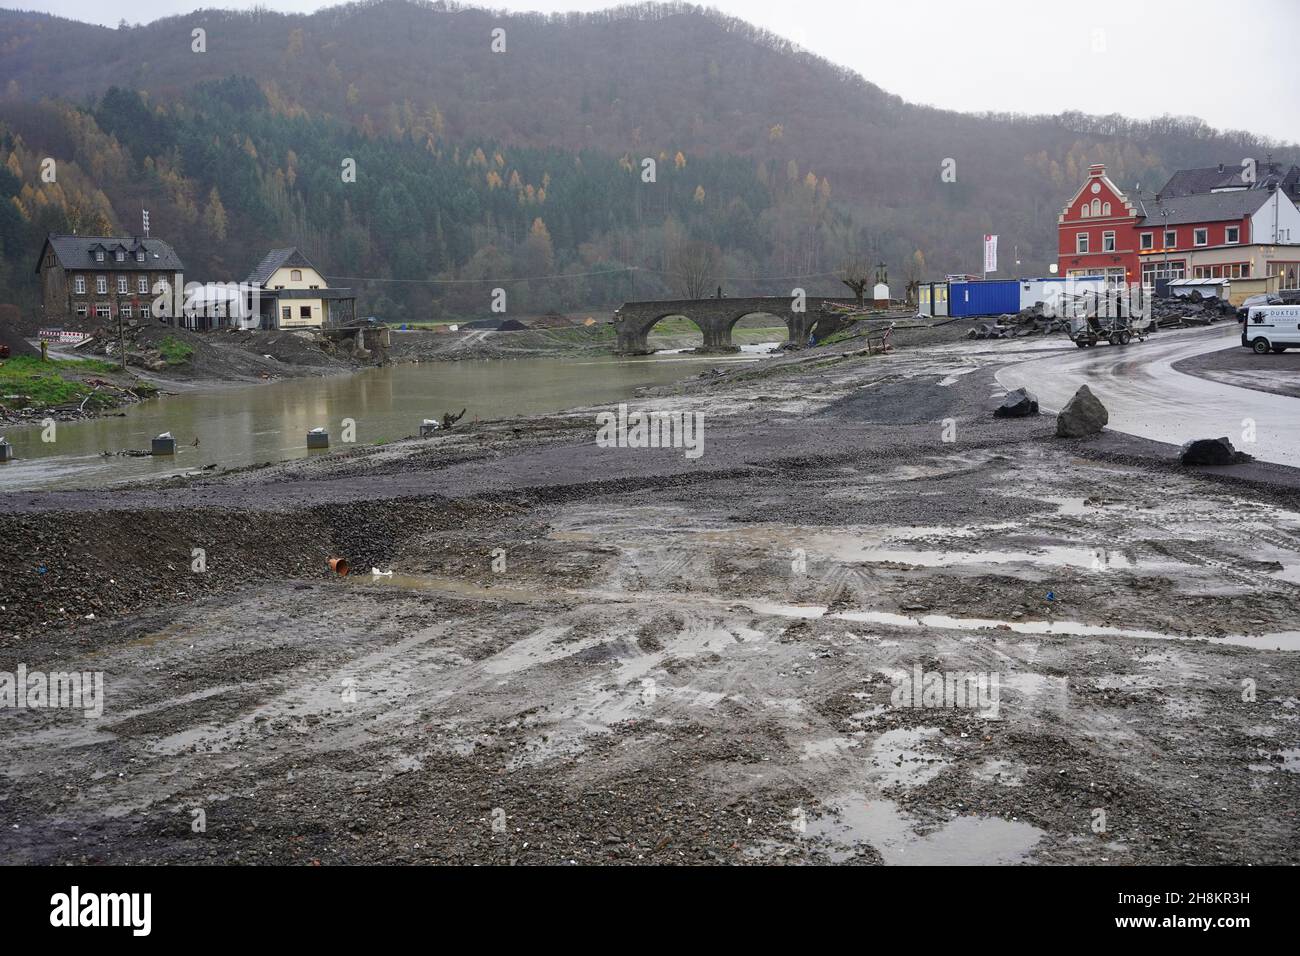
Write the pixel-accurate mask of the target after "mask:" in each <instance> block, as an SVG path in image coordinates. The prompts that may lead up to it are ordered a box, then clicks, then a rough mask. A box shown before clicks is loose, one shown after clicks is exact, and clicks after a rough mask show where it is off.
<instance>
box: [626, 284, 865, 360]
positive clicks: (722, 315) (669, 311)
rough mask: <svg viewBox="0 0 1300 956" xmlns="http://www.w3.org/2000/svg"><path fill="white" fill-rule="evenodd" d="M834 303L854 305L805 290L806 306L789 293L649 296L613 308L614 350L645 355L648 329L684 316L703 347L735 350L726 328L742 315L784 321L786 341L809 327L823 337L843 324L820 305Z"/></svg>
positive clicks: (800, 338)
mask: <svg viewBox="0 0 1300 956" xmlns="http://www.w3.org/2000/svg"><path fill="white" fill-rule="evenodd" d="M829 303H837V304H842V305H848V306H853V305H856V303H855V302H853V301H852V300H848V299H833V298H829V297H826V296H808V297H807V298H806V299H805V300H804V305H805V311H803V312H795V311H793V310H792V309H791V306H793V305H794V298H793V297H791V296H786V295H782V296H756V297H754V298H750V299H720V298H714V299H666V300H662V301H653V302H625V303H623V305H622V306H621V307H620V308H619V309H618V310H617V311H616V312H615V313H614V328H615V330H616V331H617V332H618V351H619V352H621V353H623V354H626V355H644V354H647V353H649V352H653V351H654V350H653V349H652V348H650V346H649V344H648V343H647V336H648V335H649V334H650V330H651V329H652V328H654V326H655V324H656V323H657V322H659V321H660V320H661V319H668V318H677V317H681V318H684V319H687V320H689V321H690V322H691V323H692V324H694V325H695V326H696V327H697V328H698V329H699V330H700V331H701V332H702V333H704V348H703V351H706V352H735V351H737V348H738V347H737V346H735V345H733V344H732V343H731V330H732V329H733V328H735V326H736V323H737V322H739V321H740V320H741V319H743V318H745V316H747V315H771V316H775V317H776V318H778V319H780V320H781V321H783V322H784V323H785V327H786V330H787V331H788V332H789V334H790V341H791V342H806V341H808V334H809V333H810V332H813V331H814V327H816V328H815V331H816V334H817V337H818V338H823V337H825V336H827V335H829V334H831V332H833V331H835V330H837V329H839V328H842V327H843V326H844V324H845V321H844V318H843V317H842V316H840V315H838V314H837V313H833V312H830V311H823V308H822V307H823V305H826V304H829Z"/></svg>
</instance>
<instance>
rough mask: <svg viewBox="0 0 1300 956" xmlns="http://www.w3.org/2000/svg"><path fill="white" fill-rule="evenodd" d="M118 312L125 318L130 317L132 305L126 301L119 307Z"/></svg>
mask: <svg viewBox="0 0 1300 956" xmlns="http://www.w3.org/2000/svg"><path fill="white" fill-rule="evenodd" d="M117 314H118V315H120V316H121V317H122V318H124V319H129V318H131V317H132V316H131V307H130V306H129V305H127V304H126V303H123V304H122V307H121V308H119V309H118V310H117Z"/></svg>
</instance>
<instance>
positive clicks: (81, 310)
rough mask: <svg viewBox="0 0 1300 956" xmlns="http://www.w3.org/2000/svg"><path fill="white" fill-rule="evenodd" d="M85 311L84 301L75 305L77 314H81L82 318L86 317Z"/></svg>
mask: <svg viewBox="0 0 1300 956" xmlns="http://www.w3.org/2000/svg"><path fill="white" fill-rule="evenodd" d="M87 311H88V310H87V309H86V303H84V302H83V303H81V304H80V305H78V306H77V315H79V316H81V317H82V318H83V319H84V318H85V317H86V312H87Z"/></svg>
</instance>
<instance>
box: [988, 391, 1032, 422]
mask: <svg viewBox="0 0 1300 956" xmlns="http://www.w3.org/2000/svg"><path fill="white" fill-rule="evenodd" d="M1037 414H1038V396H1037V395H1035V394H1034V393H1033V392H1031V391H1030V390H1029V389H1027V388H1017V389H1014V390H1012V391H1010V392H1007V396H1006V398H1004V399H1002V404H1001V405H999V406H998V407H997V408H995V409H994V410H993V417H994V418H1025V417H1027V416H1029V415H1037Z"/></svg>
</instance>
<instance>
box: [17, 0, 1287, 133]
mask: <svg viewBox="0 0 1300 956" xmlns="http://www.w3.org/2000/svg"><path fill="white" fill-rule="evenodd" d="M256 5H260V6H263V7H269V8H271V9H274V10H281V11H285V12H291V11H300V12H307V11H311V10H316V9H320V8H321V7H325V6H333V5H335V4H331V3H322V2H319V0H259V2H254V0H224V2H223V0H211V2H207V3H196V2H195V0H151V2H150V3H149V4H148V8H147V9H148V11H149V13H148V16H149V17H150V18H152V19H156V18H159V17H164V16H171V15H173V14H177V13H185V12H188V11H189V10H192V9H195V8H196V7H200V6H217V7H226V8H248V7H252V6H256ZM482 5H483V6H488V7H492V8H494V9H498V8H506V9H510V10H541V11H545V12H555V11H566V10H600V9H604V8H606V7H609V6H614V5H617V4H616V2H611V0H490V2H487V3H483V4H482ZM708 5H709V6H713V7H715V8H716V9H719V10H722V11H724V12H726V13H729V14H732V15H734V16H738V17H741V18H743V19H745V20H748V21H750V22H751V23H754V24H756V25H758V26H761V27H764V28H766V29H768V30H771V31H772V32H773V33H778V34H780V35H782V36H786V37H789V38H790V39H792V40H794V41H795V42H797V43H799V44H800V45H801V46H803V47H805V48H806V49H809V50H811V51H813V52H814V53H818V54H820V55H821V56H824V57H826V58H827V59H829V60H831V61H833V62H835V63H839V64H841V65H843V66H847V67H849V68H850V69H853V70H856V71H858V72H859V73H861V74H862V75H863V76H865V77H866V78H867V79H869V80H871V81H872V82H874V83H876V84H877V85H879V86H881V87H883V88H884V89H886V90H888V91H889V92H891V93H897V94H898V95H900V96H902V97H903V98H904V99H907V100H910V101H912V102H918V103H929V104H932V105H934V106H942V107H947V108H951V109H958V110H967V111H977V110H997V111H1015V112H1026V113H1057V112H1061V111H1062V110H1070V109H1077V110H1082V111H1084V112H1088V113H1121V114H1124V115H1126V116H1132V117H1136V118H1142V119H1145V118H1148V117H1151V116H1158V115H1160V114H1162V113H1175V114H1179V115H1192V116H1200V117H1201V118H1202V119H1204V120H1206V121H1207V122H1209V123H1210V124H1211V125H1213V126H1216V127H1220V128H1230V129H1246V130H1249V131H1251V132H1254V133H1260V134H1263V135H1267V136H1272V137H1274V138H1277V139H1282V140H1288V141H1292V142H1295V141H1297V140H1300V71H1297V70H1296V68H1295V53H1294V49H1289V48H1288V47H1289V45H1290V44H1291V42H1292V39H1291V38H1293V37H1295V36H1296V35H1297V27H1300V3H1297V2H1296V0H1252V2H1250V3H1248V4H1245V5H1243V6H1240V7H1231V6H1225V5H1224V4H1223V2H1222V0H1173V2H1167V0H1090V2H1089V3H1086V4H1079V3H1071V4H1066V3H1062V2H1060V0H888V2H882V0H856V2H855V0H797V2H796V0H714V2H713V3H711V4H708ZM33 8H34V9H38V10H42V11H44V12H47V13H54V14H58V15H59V16H65V17H70V18H72V19H77V20H84V21H88V22H97V23H104V24H107V25H115V24H116V23H117V22H118V20H119V19H121V18H122V17H123V16H125V17H126V19H128V20H131V21H132V22H135V21H136V18H137V17H140V16H142V14H141V13H140V12H139V8H137V9H136V10H129V9H126V8H123V7H120V6H116V7H115V6H113V5H111V4H109V5H106V4H104V3H102V2H101V0H39V2H37V3H35V4H34V5H33Z"/></svg>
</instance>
